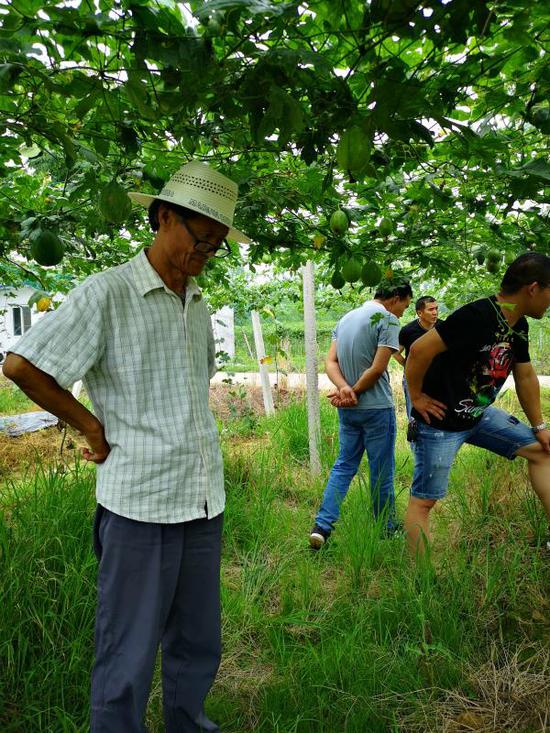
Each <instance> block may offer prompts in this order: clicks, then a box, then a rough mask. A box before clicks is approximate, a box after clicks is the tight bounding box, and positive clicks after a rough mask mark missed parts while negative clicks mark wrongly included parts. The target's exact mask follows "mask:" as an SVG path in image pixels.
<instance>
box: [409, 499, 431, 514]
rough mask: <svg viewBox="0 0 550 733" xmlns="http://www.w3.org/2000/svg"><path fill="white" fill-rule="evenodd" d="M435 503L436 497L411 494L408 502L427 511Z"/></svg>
mask: <svg viewBox="0 0 550 733" xmlns="http://www.w3.org/2000/svg"><path fill="white" fill-rule="evenodd" d="M436 503H437V499H422V498H421V497H419V496H411V498H410V504H411V506H415V507H417V508H418V509H425V510H427V511H429V510H430V509H431V508H432V507H433V506H435V505H436Z"/></svg>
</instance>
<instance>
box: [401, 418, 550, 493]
mask: <svg viewBox="0 0 550 733" xmlns="http://www.w3.org/2000/svg"><path fill="white" fill-rule="evenodd" d="M536 442H537V440H536V438H535V436H534V434H533V431H532V430H531V428H530V427H529V426H528V425H525V423H522V422H520V421H519V420H518V419H517V418H516V417H514V416H513V415H510V414H508V413H507V412H504V410H499V409H498V408H497V407H488V408H487V409H486V410H485V412H484V413H483V417H482V418H481V420H480V421H479V422H478V424H477V425H476V426H475V427H473V428H470V430H461V431H460V432H452V431H450V430H441V429H440V428H433V427H431V426H430V425H426V424H425V423H423V422H420V421H419V422H418V438H417V440H416V441H415V442H414V443H412V446H413V451H414V475H413V483H412V488H411V496H416V497H417V498H418V499H442V498H443V497H444V496H445V494H446V493H447V484H448V482H449V472H450V470H451V466H452V464H453V461H454V457H455V456H456V454H457V452H458V449H459V448H460V446H461V445H462V444H463V443H469V444H470V445H477V446H478V447H479V448H485V450H489V451H491V453H496V454H497V455H499V456H503V457H504V458H508V459H509V460H513V459H514V458H515V457H516V456H515V453H516V451H518V450H519V449H520V448H524V447H525V446H526V445H532V444H533V443H536Z"/></svg>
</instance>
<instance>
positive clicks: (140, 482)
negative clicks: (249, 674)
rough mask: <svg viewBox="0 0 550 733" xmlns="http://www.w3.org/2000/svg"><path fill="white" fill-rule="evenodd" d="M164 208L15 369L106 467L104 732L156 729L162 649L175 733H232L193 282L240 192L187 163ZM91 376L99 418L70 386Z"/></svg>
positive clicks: (100, 609) (210, 364) (101, 578)
mask: <svg viewBox="0 0 550 733" xmlns="http://www.w3.org/2000/svg"><path fill="white" fill-rule="evenodd" d="M130 196H131V197H132V199H133V200H134V201H135V202H137V203H139V204H142V205H144V206H147V207H148V209H149V221H150V223H151V227H152V229H153V231H154V232H155V237H154V240H153V243H152V245H151V246H150V247H149V248H146V249H144V250H143V251H141V252H140V253H139V254H138V255H137V256H135V257H134V258H133V259H131V260H130V261H129V262H127V263H125V264H123V265H120V266H118V267H114V268H112V269H110V270H107V271H105V272H102V273H99V274H96V275H92V276H91V277H89V278H88V279H87V280H86V281H85V282H84V283H83V284H82V285H80V286H79V287H77V288H75V290H73V291H72V292H71V294H70V295H69V297H68V298H67V300H66V301H65V302H64V303H63V304H62V305H61V306H60V307H59V308H58V309H57V310H56V311H54V312H52V313H50V314H48V315H47V316H46V317H45V318H44V319H43V320H42V321H40V323H37V324H36V325H35V326H33V328H32V329H31V331H30V332H29V333H28V334H26V335H25V337H24V338H22V339H21V340H20V341H19V342H18V343H17V345H16V346H15V348H14V349H12V353H10V354H9V356H8V358H7V360H6V362H5V366H4V374H5V375H6V376H7V377H8V378H9V379H12V380H13V381H14V382H16V384H18V385H19V386H20V387H21V389H22V390H23V391H24V392H26V393H27V395H29V397H31V399H32V400H34V401H35V402H36V403H37V404H39V405H41V406H42V407H44V408H45V409H46V410H49V411H50V412H52V413H54V414H55V415H57V416H58V417H59V418H60V419H61V420H64V421H65V422H67V423H69V425H72V426H73V427H74V428H76V429H77V430H79V431H80V432H81V433H82V434H83V436H84V437H85V439H86V442H87V444H88V445H87V447H86V448H84V449H83V455H84V457H85V458H86V460H88V461H93V462H94V463H96V464H97V513H96V517H95V524H94V544H95V550H96V554H97V555H98V558H99V574H98V605H97V614H96V630H95V636H96V659H95V666H94V670H93V676H92V713H91V730H92V732H93V733H143V731H145V727H144V715H145V709H146V705H147V699H148V696H149V691H150V686H151V679H152V676H153V670H154V666H155V659H156V655H157V650H158V647H159V645H160V646H161V648H162V684H163V695H164V717H165V723H166V731H167V733H194V732H195V731H197V732H198V731H219V730H220V729H219V728H218V726H217V725H215V724H214V723H212V722H211V721H210V720H208V718H207V717H206V715H205V713H204V709H203V703H204V699H205V697H206V695H207V693H208V691H209V689H210V687H211V685H212V682H213V680H214V677H215V675H216V672H217V669H218V665H219V661H220V653H221V640H220V587H219V574H220V543H221V533H222V518H223V510H224V501H225V497H224V489H223V469H222V456H221V452H220V447H219V440H218V433H217V428H216V423H215V420H214V417H213V416H212V414H211V412H210V409H209V407H208V386H209V379H210V378H211V377H212V375H213V374H214V372H215V371H216V366H215V360H214V356H215V349H214V339H213V335H212V328H211V323H210V317H209V314H208V309H207V307H206V304H205V302H204V300H203V298H202V295H201V292H200V290H199V288H198V287H197V285H196V284H195V282H194V280H193V276H194V275H198V274H199V273H200V272H201V271H202V269H203V268H204V266H205V265H206V264H207V262H208V260H209V258H211V257H214V256H221V255H223V254H225V253H227V252H228V248H227V242H226V237H229V238H231V239H233V240H236V241H237V242H244V243H247V242H249V241H250V240H249V239H248V238H247V237H246V236H245V235H244V234H242V233H241V232H239V231H237V230H236V229H233V227H232V222H233V213H234V209H235V204H236V200H237V185H236V184H235V183H234V182H233V181H231V180H229V179H228V178H226V177H225V176H223V175H222V174H221V173H219V172H218V171H216V170H213V169H212V168H210V167H209V166H208V165H205V164H203V163H199V162H191V163H188V164H187V165H184V166H183V167H182V168H181V169H180V170H179V171H178V172H177V173H176V174H175V175H174V176H173V177H172V179H171V180H170V181H169V182H168V183H167V184H166V186H165V187H164V188H163V189H162V191H161V192H160V194H159V195H158V196H156V197H155V196H146V195H144V194H141V193H132V194H130ZM78 379H83V380H84V383H85V386H86V389H87V391H88V394H89V395H90V399H91V400H92V404H93V408H94V412H93V413H91V412H90V411H89V410H87V409H86V408H85V407H84V405H82V404H80V403H79V402H77V401H76V400H75V399H74V397H73V396H72V395H71V393H70V391H68V390H67V388H68V387H69V386H70V385H72V383H73V382H75V381H76V380H78Z"/></svg>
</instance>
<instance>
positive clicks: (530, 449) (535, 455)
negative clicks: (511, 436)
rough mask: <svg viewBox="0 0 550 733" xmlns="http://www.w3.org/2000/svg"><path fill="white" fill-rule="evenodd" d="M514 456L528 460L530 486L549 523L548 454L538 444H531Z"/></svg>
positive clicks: (549, 466) (549, 485) (549, 464)
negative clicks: (539, 501)
mask: <svg viewBox="0 0 550 733" xmlns="http://www.w3.org/2000/svg"><path fill="white" fill-rule="evenodd" d="M516 455H517V456H521V457H522V458H526V459H527V460H528V462H529V465H528V471H529V478H530V480H531V486H532V487H533V491H534V492H535V494H536V495H537V496H538V497H539V499H540V500H541V503H542V506H543V507H544V511H545V512H546V516H547V517H548V520H549V521H550V453H546V451H545V450H544V448H543V447H542V445H541V444H540V443H532V444H531V445H526V446H525V448H520V449H519V450H518V451H516Z"/></svg>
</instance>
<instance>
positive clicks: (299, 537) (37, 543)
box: [0, 403, 550, 733]
mask: <svg viewBox="0 0 550 733" xmlns="http://www.w3.org/2000/svg"><path fill="white" fill-rule="evenodd" d="M259 428H260V432H261V440H258V441H257V442H254V441H251V440H247V441H241V440H238V441H235V436H234V434H232V433H231V432H230V431H228V432H226V434H225V437H224V453H225V476H226V490H227V499H228V503H227V511H226V519H225V531H224V550H223V588H222V600H223V636H224V649H225V651H224V658H223V662H222V667H221V669H220V673H219V675H218V678H217V681H216V683H215V686H214V689H213V691H212V694H211V695H210V697H209V700H208V706H207V711H208V713H209V715H210V717H212V718H213V719H215V720H217V721H219V723H220V724H221V726H222V729H223V730H224V731H225V733H252V732H253V731H254V733H274V732H278V733H290V732H294V733H335V732H338V733H339V732H345V733H367V732H368V733H370V732H371V731H372V732H373V733H378V732H379V733H387V732H388V731H390V732H391V731H407V733H408V731H412V730H425V731H438V730H443V727H442V723H441V718H440V717H438V716H440V714H441V713H440V710H441V705H444V703H445V700H446V699H447V697H446V696H447V695H449V694H451V693H452V694H455V695H457V696H460V697H459V698H457V699H460V700H465V702H464V707H465V709H466V710H467V709H468V705H469V703H468V700H471V705H472V706H475V705H477V704H478V702H479V699H480V696H481V692H480V690H479V689H478V687H477V686H476V683H475V680H476V675H475V673H476V670H479V669H482V668H483V666H484V665H486V664H487V663H488V662H489V661H491V660H496V661H494V662H491V663H494V664H499V663H500V662H499V661H498V660H500V659H504V658H505V657H506V658H508V657H509V656H510V655H514V654H517V655H518V656H520V657H521V659H523V660H524V661H525V662H526V663H529V662H530V661H531V663H532V664H535V662H534V661H533V660H536V664H537V665H538V668H540V665H541V662H540V660H541V659H542V656H543V655H544V654H547V652H546V651H545V649H546V645H547V640H548V625H547V619H548V615H549V614H548V611H549V610H550V609H549V601H548V589H549V588H550V576H549V569H548V558H547V556H545V555H544V551H543V548H542V545H541V539H542V532H543V529H544V521H543V518H542V513H541V510H540V507H539V506H538V504H537V503H536V502H535V501H534V500H533V498H532V496H531V493H530V490H529V489H528V485H527V480H526V471H525V465H522V464H520V462H519V461H515V462H513V463H509V462H506V461H503V460H501V459H498V458H496V457H493V456H490V455H488V454H485V453H483V452H481V451H479V450H476V449H471V448H468V447H466V448H465V449H464V450H463V451H462V452H461V454H460V456H459V459H458V460H457V463H456V466H455V468H454V470H453V473H452V476H451V486H450V493H449V497H448V499H447V500H446V501H445V502H443V503H442V504H441V506H440V508H439V510H438V511H437V512H436V514H435V517H434V535H435V537H434V550H433V564H432V566H431V567H430V566H428V565H425V566H422V567H418V568H416V567H414V566H413V565H412V564H411V562H410V561H409V558H408V556H407V554H406V550H405V545H404V540H403V539H402V538H395V539H392V540H385V539H382V538H381V536H380V533H379V532H378V531H377V530H376V528H375V527H374V524H373V521H372V518H371V517H372V513H371V507H370V499H369V490H368V480H367V475H368V472H367V470H366V468H367V467H366V466H363V467H362V470H361V472H360V475H359V476H358V477H357V478H356V479H355V480H354V483H353V484H352V487H351V489H350V492H349V494H348V497H347V499H346V502H345V503H344V505H343V511H342V517H341V521H340V523H339V525H338V528H337V530H336V531H335V532H334V533H333V536H332V537H331V540H330V543H329V544H328V546H327V547H326V549H325V550H323V551H321V552H319V553H317V554H313V553H311V552H310V550H309V548H308V543H307V537H308V531H309V529H310V527H311V524H312V521H313V517H314V515H315V512H316V509H317V507H318V503H319V501H320V498H321V494H322V491H323V488H324V482H325V480H326V478H327V475H328V471H329V469H330V466H331V463H332V461H333V460H334V457H335V455H336V451H337V440H336V438H335V431H336V429H337V420H336V413H335V411H334V410H332V408H330V406H328V404H323V407H322V446H323V449H322V455H323V471H322V475H321V476H320V477H318V478H312V477H311V476H310V475H309V471H308V467H307V429H306V414H305V406H304V405H303V404H302V403H297V404H294V405H291V406H290V407H289V408H287V409H285V410H281V411H279V412H277V413H276V414H275V415H274V416H273V417H272V418H269V419H268V418H263V419H262V420H261V424H260V426H259ZM397 466H398V473H397V481H396V487H397V490H398V494H399V495H398V501H397V503H398V511H399V513H401V514H402V512H403V511H404V508H405V505H406V501H407V491H406V489H407V488H408V485H409V483H410V476H411V471H412V461H411V460H410V454H409V447H408V445H407V444H406V442H405V440H404V436H403V416H402V415H401V430H400V433H399V437H398V445H397ZM92 483H93V482H92V473H91V472H90V471H89V470H86V469H84V470H83V469H82V468H80V467H78V466H77V467H75V469H74V470H73V471H70V472H65V471H64V470H61V469H53V468H51V469H50V468H47V467H44V468H40V467H38V468H37V472H36V474H35V475H32V476H29V477H28V478H27V479H26V480H23V481H21V482H20V483H18V484H17V485H15V486H7V487H4V489H3V493H2V496H1V497H0V501H1V505H2V508H3V519H2V523H1V525H0V538H1V539H0V547H1V564H2V568H1V578H2V580H1V590H0V593H1V596H0V608H1V609H2V623H1V627H0V659H1V660H2V662H1V667H0V695H1V697H0V710H1V711H2V712H0V730H2V732H3V733H4V732H6V733H23V732H25V733H33V732H34V731H36V732H37V733H38V732H42V731H44V733H46V732H47V733H57V732H58V731H59V733H62V732H63V733H65V731H71V732H76V731H78V732H81V731H82V732H84V731H85V730H87V718H88V689H89V674H90V670H91V665H92V649H93V639H92V633H93V632H92V630H93V614H94V605H95V591H94V582H95V572H96V567H95V560H94V557H93V554H92V550H91V520H92V515H93V507H94V500H93V485H92ZM506 655H508V657H507V656H506ZM541 655H542V656H541ZM547 669H548V666H547ZM541 674H543V675H544V674H546V675H548V672H547V671H546V672H544V668H543V667H542V669H541ZM510 689H512V687H511V688H510ZM485 692H487V690H486V691H485ZM487 694H489V696H490V695H491V694H493V693H491V692H490V690H489V692H488V693H487ZM514 694H516V693H514ZM518 694H519V693H518ZM516 698H517V695H516ZM516 698H514V699H516ZM539 698H540V695H539ZM540 699H541V701H542V702H541V703H540V704H542V703H543V702H544V700H543V697H542V698H540ZM512 704H516V703H514V701H513V700H512V699H511V698H510V701H509V705H512ZM438 706H439V707H438ZM161 707H162V706H161V691H160V684H159V679H158V675H157V677H156V679H155V683H154V689H153V693H152V696H151V703H150V708H149V715H148V724H149V729H150V731H151V733H161V731H162V730H163V725H162V713H161ZM455 707H456V706H455ZM504 707H506V705H504ZM539 707H540V705H539ZM475 709H476V710H479V707H476V708H475ZM537 714H538V712H537V706H536V704H535V703H533V702H531V703H530V706H529V707H527V706H526V712H525V717H524V724H522V725H523V727H522V726H521V725H520V726H519V727H516V730H518V731H524V732H525V733H527V731H531V732H533V731H537V730H538V731H542V727H540V725H539V724H538V723H537ZM495 715H496V714H495ZM498 715H500V717H498V716H497V717H496V718H495V720H496V722H495V726H496V727H493V728H487V730H495V731H497V730H499V731H500V730H501V731H503V733H504V731H506V730H507V729H510V728H507V725H508V724H507V723H506V720H505V719H504V718H503V717H502V716H503V715H504V713H501V712H499V714H498ZM499 725H500V727H498V726H499ZM458 726H459V724H458V723H457V724H456V726H455V728H454V729H453V730H457V731H458V730H460V728H459V727H458ZM537 726H538V727H537ZM464 730H466V729H464Z"/></svg>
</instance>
